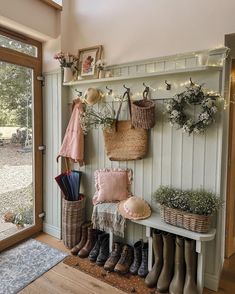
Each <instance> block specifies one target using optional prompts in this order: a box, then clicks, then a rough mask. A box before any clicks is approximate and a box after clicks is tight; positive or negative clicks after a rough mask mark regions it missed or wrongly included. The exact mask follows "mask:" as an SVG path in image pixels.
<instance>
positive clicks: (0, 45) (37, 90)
mask: <svg viewBox="0 0 235 294" xmlns="http://www.w3.org/2000/svg"><path fill="white" fill-rule="evenodd" d="M0 34H1V30H0ZM38 48H40V47H37V46H35V45H34V44H33V45H31V44H28V43H24V42H23V41H19V40H15V39H12V38H11V37H10V36H9V34H5V31H4V35H2V36H1V35H0V251H1V250H3V249H5V248H7V247H8V246H11V245H13V244H14V243H16V242H18V241H20V240H23V239H25V238H27V237H29V236H31V235H32V234H34V233H36V232H38V231H40V230H41V229H42V219H41V218H40V215H41V213H42V151H41V148H40V146H41V145H42V105H41V104H42V103H41V101H42V99H41V82H40V81H38V79H37V76H38V75H40V73H41V60H40V58H39V56H40V54H39V51H38Z"/></svg>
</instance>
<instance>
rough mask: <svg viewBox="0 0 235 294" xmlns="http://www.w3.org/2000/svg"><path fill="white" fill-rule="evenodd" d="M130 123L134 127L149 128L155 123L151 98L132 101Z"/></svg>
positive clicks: (153, 105)
mask: <svg viewBox="0 0 235 294" xmlns="http://www.w3.org/2000/svg"><path fill="white" fill-rule="evenodd" d="M132 124H133V126H134V127H135V128H141V129H145V130H149V129H151V128H153V127H154V125H155V103H154V102H153V101H152V100H147V99H143V100H138V101H133V102H132Z"/></svg>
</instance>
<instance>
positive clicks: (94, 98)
mask: <svg viewBox="0 0 235 294" xmlns="http://www.w3.org/2000/svg"><path fill="white" fill-rule="evenodd" d="M100 99H101V95H100V91H99V90H98V89H95V88H88V89H87V90H86V92H85V95H84V99H83V102H84V103H86V104H88V105H94V104H96V103H97V102H98V101H99V100H100Z"/></svg>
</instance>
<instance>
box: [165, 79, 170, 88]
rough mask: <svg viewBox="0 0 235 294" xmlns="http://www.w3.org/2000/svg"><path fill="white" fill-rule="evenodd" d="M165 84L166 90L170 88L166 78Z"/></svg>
mask: <svg viewBox="0 0 235 294" xmlns="http://www.w3.org/2000/svg"><path fill="white" fill-rule="evenodd" d="M165 84H166V90H171V84H169V83H168V82H167V80H165Z"/></svg>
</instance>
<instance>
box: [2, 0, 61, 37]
mask: <svg viewBox="0 0 235 294" xmlns="http://www.w3.org/2000/svg"><path fill="white" fill-rule="evenodd" d="M58 15H59V12H58V11H56V10H55V9H54V8H52V7H50V6H48V5H46V4H45V3H43V2H41V1H39V0H20V1H19V0H0V24H2V25H5V26H8V27H10V28H11V29H14V30H17V31H21V32H23V33H25V34H28V35H30V36H33V35H35V37H36V38H37V39H38V38H41V39H42V40H45V39H46V38H47V39H49V38H56V37H58V35H59V34H60V26H58ZM22 30H23V31H22Z"/></svg>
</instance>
